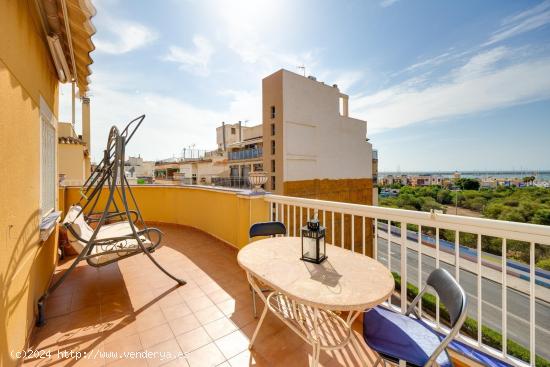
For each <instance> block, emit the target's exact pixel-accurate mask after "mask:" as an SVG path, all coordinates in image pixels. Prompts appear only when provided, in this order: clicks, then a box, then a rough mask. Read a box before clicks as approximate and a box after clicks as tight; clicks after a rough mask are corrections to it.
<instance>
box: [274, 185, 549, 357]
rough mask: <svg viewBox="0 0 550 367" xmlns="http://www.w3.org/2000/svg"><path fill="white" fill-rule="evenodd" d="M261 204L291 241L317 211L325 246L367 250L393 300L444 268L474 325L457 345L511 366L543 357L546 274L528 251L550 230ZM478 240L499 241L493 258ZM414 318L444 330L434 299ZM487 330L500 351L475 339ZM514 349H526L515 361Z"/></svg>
mask: <svg viewBox="0 0 550 367" xmlns="http://www.w3.org/2000/svg"><path fill="white" fill-rule="evenodd" d="M266 200H267V201H268V202H269V203H270V217H271V219H272V220H279V221H282V222H283V223H285V225H286V226H287V229H288V235H290V236H299V235H300V228H301V227H302V226H303V225H305V221H307V220H308V219H309V218H312V217H313V215H314V212H315V211H317V213H318V217H319V221H320V222H321V224H322V225H323V226H325V227H327V242H328V243H331V244H334V245H336V246H340V247H344V248H347V249H349V250H350V251H355V252H360V253H362V254H364V255H367V254H368V252H369V251H368V250H369V249H372V256H373V257H374V258H376V259H378V260H379V261H381V262H382V263H384V264H385V265H386V266H388V267H389V268H390V270H391V271H392V272H394V273H397V274H399V276H400V279H401V287H400V288H401V289H400V290H399V289H397V290H396V291H397V292H399V291H400V292H399V294H400V295H404V294H406V289H407V288H406V287H407V283H408V284H411V285H413V286H417V287H420V286H421V285H422V284H424V281H425V279H426V277H427V274H428V273H429V271H431V269H432V268H434V267H435V268H439V267H443V268H446V269H447V270H450V271H451V273H454V276H455V277H456V279H457V280H459V282H460V283H461V285H462V286H463V287H464V288H465V290H466V292H467V294H468V298H469V300H468V301H469V306H468V307H469V309H468V315H469V318H470V319H471V320H474V321H475V322H474V325H477V335H472V330H475V328H474V329H472V328H471V325H472V323H470V329H467V328H463V331H465V333H462V334H461V335H460V337H459V338H460V340H461V341H463V342H465V343H467V344H470V345H472V346H474V347H476V348H478V349H480V350H483V351H485V352H487V353H489V354H491V355H493V356H495V357H497V358H500V359H502V360H504V361H506V362H508V363H511V364H513V365H517V366H525V365H527V364H529V365H532V366H535V364H536V358H535V355H536V356H537V358H539V359H540V358H543V359H545V360H547V361H548V360H550V351H549V350H548V348H547V346H548V345H550V330H548V329H550V303H549V302H550V272H547V271H544V270H542V269H538V268H536V266H535V264H536V261H535V260H536V259H535V255H536V250H537V249H539V250H540V249H547V248H548V246H550V226H541V225H533V224H524V223H515V222H506V221H497V220H490V219H482V218H471V217H461V216H454V215H447V214H441V213H435V212H431V213H427V212H416V211H411V210H401V209H393V208H383V207H374V206H367V205H358V204H348V203H340V202H332V201H322V200H313V199H304V198H295V197H288V196H277V195H267V196H266ZM388 228H389V229H390V230H388ZM403 228H407V230H402V229H403ZM443 233H444V234H445V235H447V236H448V235H449V233H450V234H451V235H452V234H454V236H452V237H454V241H449V240H448V239H444V238H442V234H443ZM419 234H420V235H419ZM498 239H500V240H498ZM489 240H491V241H489ZM466 242H469V243H466ZM486 243H492V244H493V247H494V244H495V243H498V244H500V249H501V255H498V254H494V252H495V251H494V249H493V251H492V252H493V254H491V253H489V252H487V251H484V250H485V249H484V248H483V247H484V246H483V244H486ZM509 244H510V246H514V251H516V252H517V251H518V248H520V249H521V248H523V249H524V250H523V255H524V258H526V259H528V261H524V262H521V261H516V260H513V259H511V258H509V256H508V245H509ZM403 254H405V256H403ZM503 270H505V271H503ZM365 281H368V280H367V279H366V280H365ZM396 299H400V301H397V302H399V303H400V307H401V309H403V310H405V309H406V307H407V301H408V300H407V297H400V296H399V295H397V297H393V300H392V299H390V300H388V303H389V304H390V305H391V304H392V302H395V300H396ZM432 311H433V310H432ZM421 315H422V317H423V318H425V319H426V321H427V322H429V323H432V324H433V325H434V327H436V328H439V329H441V330H446V327H445V320H442V317H441V315H440V308H439V299H437V297H436V306H435V312H424V313H421ZM481 325H483V327H484V328H485V329H484V330H483V331H482V327H481ZM489 329H492V330H494V331H496V335H498V334H500V335H502V342H501V346H502V347H501V348H500V350H497V349H495V348H493V347H492V346H489V345H486V344H485V343H484V342H483V341H484V340H485V337H486V335H484V333H485V332H489V331H488V330H489ZM467 334H469V335H467ZM493 334H495V333H494V332H493ZM508 339H510V340H513V341H514V342H515V343H514V345H515V346H514V350H508V348H507V346H508ZM517 345H519V346H520V348H524V351H526V352H527V355H528V356H527V357H525V354H524V356H523V357H522V359H523V361H522V360H520V359H519V358H517V357H521V356H520V355H518V347H517ZM535 352H536V353H535ZM537 365H538V363H537Z"/></svg>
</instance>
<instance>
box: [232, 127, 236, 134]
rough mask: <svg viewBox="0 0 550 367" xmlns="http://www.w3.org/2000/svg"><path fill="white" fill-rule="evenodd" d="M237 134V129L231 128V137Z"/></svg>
mask: <svg viewBox="0 0 550 367" xmlns="http://www.w3.org/2000/svg"><path fill="white" fill-rule="evenodd" d="M236 133H237V129H235V128H234V127H232V128H231V135H235V134H236Z"/></svg>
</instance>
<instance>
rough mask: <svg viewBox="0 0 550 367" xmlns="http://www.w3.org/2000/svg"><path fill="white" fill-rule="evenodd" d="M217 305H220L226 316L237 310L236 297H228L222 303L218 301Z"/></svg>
mask: <svg viewBox="0 0 550 367" xmlns="http://www.w3.org/2000/svg"><path fill="white" fill-rule="evenodd" d="M216 306H218V308H219V309H220V311H221V312H223V314H224V315H225V316H229V315H231V314H233V313H234V312H235V311H236V309H235V307H236V305H235V300H234V299H228V300H225V301H222V302H220V303H216Z"/></svg>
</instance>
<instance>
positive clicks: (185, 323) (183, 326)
mask: <svg viewBox="0 0 550 367" xmlns="http://www.w3.org/2000/svg"><path fill="white" fill-rule="evenodd" d="M169 324H170V328H171V329H172V332H173V333H174V335H176V336H178V335H181V334H183V333H186V332H188V331H191V330H194V329H196V328H198V327H200V326H201V323H200V322H199V320H197V318H196V317H195V316H194V315H193V314H189V315H187V316H183V317H180V318H177V319H174V320H171V321H170V322H169Z"/></svg>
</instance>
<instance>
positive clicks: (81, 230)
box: [63, 205, 160, 267]
mask: <svg viewBox="0 0 550 367" xmlns="http://www.w3.org/2000/svg"><path fill="white" fill-rule="evenodd" d="M81 210H82V209H81V208H80V207H79V206H78V205H73V206H71V208H70V209H69V211H68V213H67V215H66V216H65V219H64V221H63V224H64V225H65V227H67V229H68V231H67V237H68V239H69V243H70V244H71V246H72V247H73V248H74V250H75V251H76V252H78V253H79V254H80V253H81V252H82V251H84V249H85V248H86V246H88V244H89V241H90V239H91V237H92V235H93V233H94V229H93V228H92V227H90V226H89V225H88V223H86V221H85V220H84V216H83V215H79V213H80V211H81ZM135 228H136V232H138V233H139V234H140V236H139V238H140V239H141V242H142V243H143V245H144V246H145V248H146V249H147V250H148V251H149V252H153V251H154V250H155V248H156V247H157V246H158V244H159V243H160V236H158V237H159V240H158V241H157V242H156V243H153V242H152V241H151V240H149V238H147V237H146V236H145V235H144V233H145V232H149V231H158V229H156V228H148V229H147V230H144V231H141V230H140V229H139V228H138V227H137V226H136V227H135ZM158 232H159V233H158V234H159V235H160V231H158ZM94 242H95V243H94V245H93V246H91V248H90V249H89V252H88V254H87V255H86V256H87V258H86V261H87V262H88V264H90V265H91V266H95V267H100V266H103V265H107V264H110V263H112V262H115V261H118V260H120V259H122V258H125V257H129V256H132V255H136V254H139V253H141V252H143V251H142V249H141V247H140V246H139V244H138V241H137V240H136V239H135V237H134V234H133V231H132V228H131V226H130V223H128V222H127V221H124V222H116V223H111V224H104V225H103V226H101V228H100V229H99V232H98V234H97V236H96V238H95V240H94Z"/></svg>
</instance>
